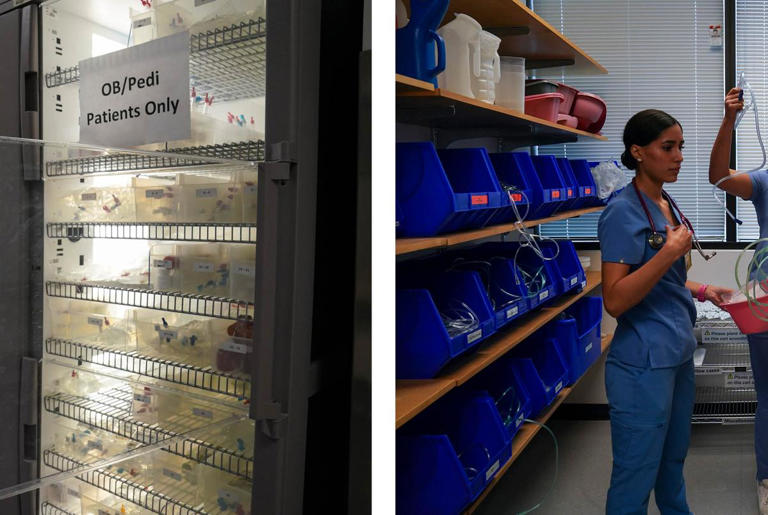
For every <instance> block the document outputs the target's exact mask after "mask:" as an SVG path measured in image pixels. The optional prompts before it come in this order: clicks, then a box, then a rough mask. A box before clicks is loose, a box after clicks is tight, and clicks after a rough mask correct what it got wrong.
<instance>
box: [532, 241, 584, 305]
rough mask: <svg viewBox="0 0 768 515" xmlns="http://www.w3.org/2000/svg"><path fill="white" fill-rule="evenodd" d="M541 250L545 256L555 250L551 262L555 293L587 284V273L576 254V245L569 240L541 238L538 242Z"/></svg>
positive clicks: (577, 288) (565, 291) (560, 293)
mask: <svg viewBox="0 0 768 515" xmlns="http://www.w3.org/2000/svg"><path fill="white" fill-rule="evenodd" d="M539 246H540V247H541V250H542V252H543V253H544V255H545V256H547V257H552V256H554V255H555V252H557V257H556V258H555V259H554V261H553V264H554V267H553V274H555V276H554V277H553V280H554V282H555V286H556V291H555V294H556V295H563V294H564V293H568V292H570V291H572V290H577V291H581V290H582V289H583V288H584V286H586V284H587V274H585V273H584V268H583V267H582V266H581V261H579V255H578V254H576V247H574V245H573V242H572V241H570V240H557V243H555V242H554V241H552V240H542V241H540V242H539ZM558 249H559V251H558Z"/></svg>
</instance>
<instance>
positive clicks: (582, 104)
mask: <svg viewBox="0 0 768 515" xmlns="http://www.w3.org/2000/svg"><path fill="white" fill-rule="evenodd" d="M605 114H606V106H605V101H604V100H603V99H602V98H600V97H598V96H597V95H592V94H591V93H583V92H581V91H579V92H578V93H577V94H576V100H574V101H573V109H572V110H571V115H573V116H575V117H576V118H578V119H579V125H578V128H579V129H581V130H583V131H587V132H595V133H596V132H598V131H600V129H602V128H603V124H604V123H605Z"/></svg>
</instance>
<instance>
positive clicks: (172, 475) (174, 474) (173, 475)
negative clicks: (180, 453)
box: [163, 467, 181, 481]
mask: <svg viewBox="0 0 768 515" xmlns="http://www.w3.org/2000/svg"><path fill="white" fill-rule="evenodd" d="M163 475H164V476H166V477H169V478H171V479H175V480H176V481H181V474H179V473H178V472H174V471H173V470H169V469H167V468H165V467H163Z"/></svg>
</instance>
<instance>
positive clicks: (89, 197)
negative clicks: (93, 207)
mask: <svg viewBox="0 0 768 515" xmlns="http://www.w3.org/2000/svg"><path fill="white" fill-rule="evenodd" d="M80 200H83V201H89V200H91V201H93V200H97V196H96V194H95V193H83V194H82V195H80Z"/></svg>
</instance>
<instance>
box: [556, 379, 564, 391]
mask: <svg viewBox="0 0 768 515" xmlns="http://www.w3.org/2000/svg"><path fill="white" fill-rule="evenodd" d="M562 389H563V382H562V381H560V382H559V383H557V385H555V393H558V392H559V391H560V390H562Z"/></svg>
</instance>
